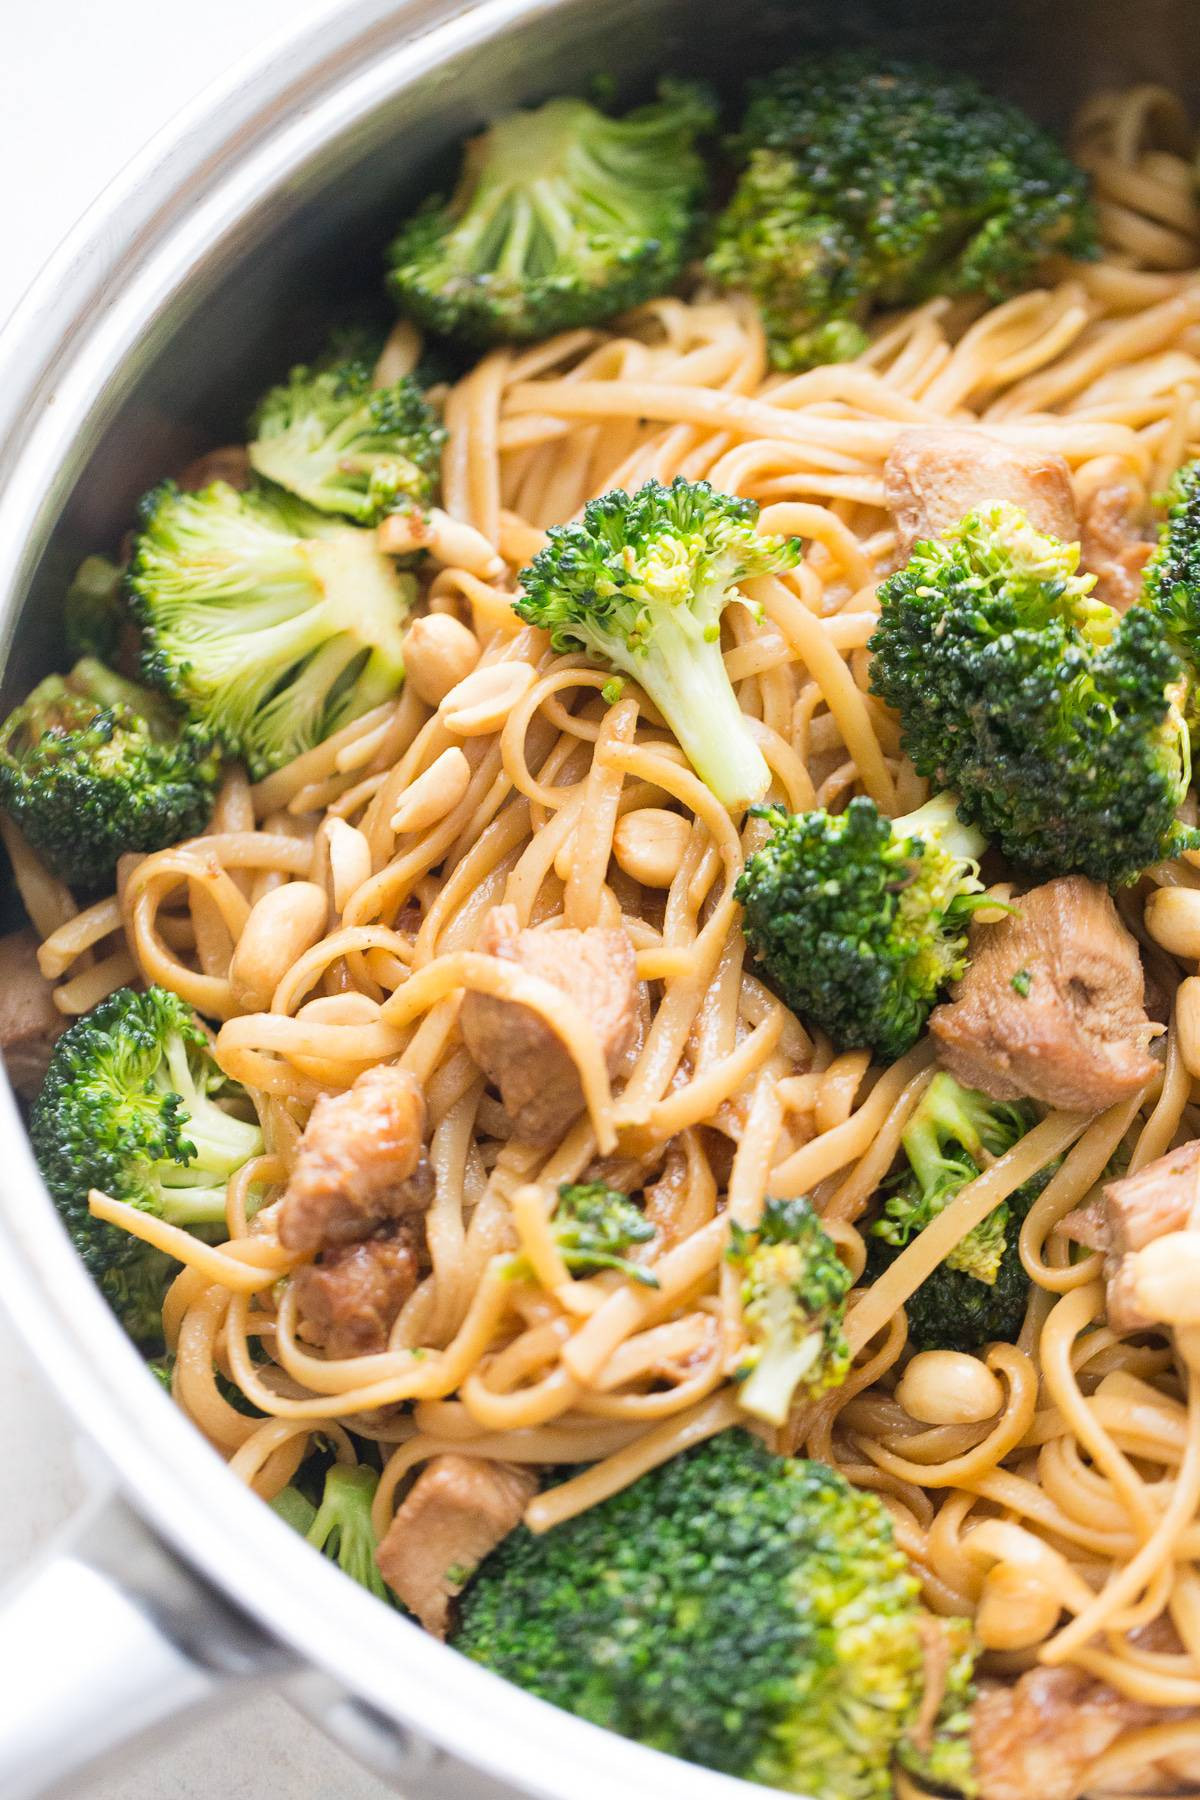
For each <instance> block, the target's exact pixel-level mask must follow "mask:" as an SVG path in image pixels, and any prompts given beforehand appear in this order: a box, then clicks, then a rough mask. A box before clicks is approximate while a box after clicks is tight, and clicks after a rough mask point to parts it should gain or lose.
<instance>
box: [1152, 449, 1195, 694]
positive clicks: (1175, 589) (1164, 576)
mask: <svg viewBox="0 0 1200 1800" xmlns="http://www.w3.org/2000/svg"><path fill="white" fill-rule="evenodd" d="M1142 598H1143V600H1144V601H1145V602H1146V604H1147V605H1148V606H1150V607H1151V608H1152V610H1153V611H1154V612H1155V613H1156V614H1157V615H1158V617H1159V618H1160V619H1161V620H1162V622H1163V624H1164V626H1165V627H1166V631H1167V636H1168V637H1169V638H1170V640H1171V643H1172V645H1173V646H1174V648H1175V649H1176V650H1178V652H1179V654H1180V656H1181V657H1182V658H1183V659H1184V661H1185V662H1186V663H1187V665H1188V667H1189V669H1191V670H1192V671H1193V672H1194V671H1197V670H1200V462H1191V463H1187V464H1185V465H1184V467H1183V468H1182V469H1180V470H1178V471H1177V473H1176V475H1175V477H1174V479H1173V480H1172V482H1171V486H1170V488H1169V489H1168V491H1167V516H1166V519H1165V520H1164V522H1163V526H1162V529H1161V531H1160V532H1159V537H1158V548H1157V549H1156V550H1155V552H1154V555H1153V556H1152V557H1151V559H1150V561H1149V563H1147V565H1146V575H1145V580H1144V583H1143V588H1142Z"/></svg>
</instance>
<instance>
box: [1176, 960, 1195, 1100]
mask: <svg viewBox="0 0 1200 1800" xmlns="http://www.w3.org/2000/svg"><path fill="white" fill-rule="evenodd" d="M1175 1029H1176V1031H1177V1032H1178V1033H1179V1054H1180V1056H1182V1058H1183V1066H1184V1068H1185V1069H1186V1070H1187V1072H1188V1074H1189V1075H1190V1076H1191V1077H1192V1078H1193V1080H1194V1079H1195V1078H1196V1077H1197V1076H1200V975H1189V976H1188V978H1187V980H1186V981H1181V982H1180V984H1179V987H1178V988H1177V989H1176V993H1175Z"/></svg>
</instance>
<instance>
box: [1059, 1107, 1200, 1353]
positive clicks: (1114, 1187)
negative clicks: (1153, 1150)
mask: <svg viewBox="0 0 1200 1800" xmlns="http://www.w3.org/2000/svg"><path fill="white" fill-rule="evenodd" d="M1198 1201H1200V1138H1197V1139H1194V1140H1193V1142H1191V1143H1190V1144H1181V1145H1180V1146H1179V1148H1178V1149H1177V1150H1168V1151H1167V1153H1166V1155H1165V1156H1160V1157H1158V1158H1157V1160H1156V1161H1154V1162H1152V1163H1147V1164H1146V1166H1145V1168H1144V1169H1139V1170H1138V1172H1137V1174H1136V1175H1125V1176H1122V1178H1121V1179H1120V1180H1119V1181H1110V1182H1108V1183H1106V1185H1105V1187H1104V1190H1103V1195H1102V1197H1101V1199H1100V1201H1099V1203H1097V1202H1096V1201H1094V1200H1091V1201H1089V1202H1088V1203H1087V1205H1086V1206H1080V1207H1076V1209H1075V1211H1074V1212H1070V1213H1068V1214H1067V1216H1066V1218H1065V1219H1063V1221H1062V1225H1061V1229H1062V1231H1063V1232H1064V1233H1065V1234H1066V1236H1067V1237H1069V1238H1071V1239H1072V1240H1073V1241H1074V1242H1075V1243H1077V1244H1084V1245H1086V1247H1087V1248H1088V1249H1089V1250H1103V1251H1104V1253H1105V1256H1104V1278H1105V1282H1106V1284H1107V1298H1106V1312H1107V1316H1108V1323H1109V1325H1110V1326H1111V1327H1112V1329H1113V1330H1114V1331H1145V1330H1146V1329H1147V1327H1148V1326H1150V1325H1152V1324H1153V1323H1154V1321H1153V1320H1152V1319H1149V1318H1147V1317H1146V1315H1145V1314H1144V1313H1143V1312H1142V1310H1141V1308H1140V1307H1139V1306H1138V1304H1137V1301H1136V1299H1135V1298H1134V1293H1133V1273H1134V1271H1133V1265H1132V1263H1131V1262H1130V1261H1129V1258H1130V1256H1131V1254H1132V1253H1133V1252H1134V1251H1137V1250H1142V1249H1144V1248H1145V1246H1146V1245H1147V1244H1150V1243H1153V1241H1154V1239H1155V1238H1160V1237H1165V1236H1166V1235H1167V1233H1168V1232H1172V1231H1186V1230H1187V1228H1188V1226H1189V1225H1190V1224H1191V1222H1192V1214H1193V1209H1194V1208H1195V1207H1196V1205H1197V1202H1198Z"/></svg>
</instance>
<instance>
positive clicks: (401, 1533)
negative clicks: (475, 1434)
mask: <svg viewBox="0 0 1200 1800" xmlns="http://www.w3.org/2000/svg"><path fill="white" fill-rule="evenodd" d="M536 1490H537V1477H536V1476H535V1475H534V1473H533V1471H532V1470H531V1469H524V1468H521V1467H519V1466H518V1465H517V1464H516V1463H505V1462H488V1461H486V1460H485V1459H483V1458H481V1457H474V1456H455V1455H447V1456H435V1457H434V1458H433V1461H432V1462H431V1463H430V1464H429V1465H428V1467H427V1468H425V1469H424V1470H423V1471H422V1472H421V1474H420V1475H419V1476H418V1477H417V1479H416V1481H415V1482H414V1484H413V1486H412V1487H411V1488H410V1489H409V1492H408V1494H407V1496H406V1497H405V1499H404V1501H403V1502H402V1504H401V1505H400V1507H399V1509H398V1511H397V1513H396V1516H395V1518H394V1519H393V1520H392V1522H391V1524H390V1525H389V1526H388V1529H387V1531H386V1533H385V1534H384V1538H383V1541H382V1543H381V1544H380V1546H379V1549H378V1551H377V1553H376V1556H377V1560H378V1563H379V1568H380V1571H381V1573H382V1575H383V1579H384V1580H385V1581H386V1582H387V1584H388V1586H389V1587H390V1588H392V1589H393V1590H394V1591H395V1593H397V1594H398V1595H399V1597H400V1599H401V1600H402V1601H403V1603H404V1605H405V1606H407V1608H408V1610H409V1611H410V1612H412V1613H415V1614H416V1616H417V1618H418V1619H420V1621H421V1623H422V1625H423V1626H424V1627H425V1629H426V1631H431V1632H432V1633H433V1635H434V1637H440V1638H444V1637H445V1635H446V1630H447V1627H448V1626H449V1623H450V1602H451V1601H452V1600H453V1599H454V1598H455V1596H456V1595H458V1594H461V1592H462V1590H463V1588H464V1587H465V1586H466V1584H467V1581H468V1579H469V1578H470V1576H471V1575H472V1574H473V1573H474V1571H475V1570H476V1569H477V1568H478V1567H479V1564H480V1563H481V1562H482V1561H483V1559H484V1557H485V1556H490V1555H491V1553H492V1551H493V1550H494V1549H495V1548H496V1546H497V1544H499V1543H500V1542H501V1541H502V1540H503V1539H504V1538H506V1537H507V1536H508V1534H509V1532H510V1531H512V1530H514V1529H515V1527H516V1526H517V1525H519V1524H520V1522H521V1515H522V1513H523V1512H524V1511H525V1508H526V1506H527V1505H528V1503H529V1501H530V1500H531V1499H532V1498H533V1496H534V1493H535V1492H536Z"/></svg>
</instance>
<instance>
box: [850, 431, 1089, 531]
mask: <svg viewBox="0 0 1200 1800" xmlns="http://www.w3.org/2000/svg"><path fill="white" fill-rule="evenodd" d="M883 483H884V492H885V494H886V497H887V504H888V508H889V510H890V511H891V512H893V513H894V514H895V517H896V532H897V536H898V538H899V548H900V552H901V555H903V556H908V555H909V553H910V551H911V550H912V547H913V545H914V544H915V543H916V542H917V541H918V540H919V539H920V538H927V537H937V536H938V535H939V534H940V533H941V532H943V531H948V530H949V528H950V526H951V525H957V524H958V521H959V520H960V519H961V518H963V517H964V516H965V515H966V514H967V513H969V512H972V511H973V510H974V509H975V508H976V507H977V506H986V505H987V504H988V502H989V501H992V500H1007V501H1009V502H1010V503H1011V504H1012V505H1013V506H1019V507H1020V508H1021V510H1022V511H1023V512H1024V513H1025V514H1026V516H1027V517H1028V519H1029V522H1030V524H1032V525H1035V526H1036V527H1037V529H1038V530H1039V531H1045V532H1048V533H1049V534H1050V536H1051V537H1056V538H1061V539H1062V540H1063V542H1064V543H1068V544H1073V543H1074V542H1075V541H1076V539H1077V538H1078V537H1079V515H1078V513H1077V512H1076V510H1075V495H1074V492H1073V490H1072V488H1071V472H1070V470H1069V469H1068V468H1067V465H1066V463H1065V462H1064V460H1063V458H1062V457H1061V456H1056V455H1054V454H1053V453H1051V452H1049V451H1043V450H1022V449H1019V448H1018V447H1017V446H1016V445H1015V444H1004V443H1001V442H1000V441H999V440H998V439H996V438H993V437H989V436H988V435H987V433H986V432H985V431H981V430H980V429H979V428H978V427H977V426H974V427H972V426H965V425H920V426H917V427H916V428H914V429H913V430H911V431H902V432H901V433H900V435H899V436H898V437H897V439H896V441H895V443H894V444H893V445H892V448H891V450H890V452H889V453H888V458H887V461H886V462H885V464H884V466H883Z"/></svg>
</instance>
